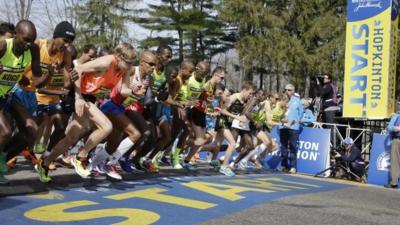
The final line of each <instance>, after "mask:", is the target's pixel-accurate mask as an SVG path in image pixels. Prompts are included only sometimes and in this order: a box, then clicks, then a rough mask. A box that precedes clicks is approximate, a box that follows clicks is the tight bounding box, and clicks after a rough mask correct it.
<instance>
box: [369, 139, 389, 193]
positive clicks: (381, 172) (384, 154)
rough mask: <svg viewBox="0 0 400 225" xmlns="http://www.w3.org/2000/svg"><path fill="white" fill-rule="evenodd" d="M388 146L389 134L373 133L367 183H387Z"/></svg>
mask: <svg viewBox="0 0 400 225" xmlns="http://www.w3.org/2000/svg"><path fill="white" fill-rule="evenodd" d="M390 148H391V139H390V136H388V135H384V134H378V133H375V134H374V135H373V139H372V149H371V159H370V162H369V168H368V183H369V184H376V185H384V184H388V183H389V169H390Z"/></svg>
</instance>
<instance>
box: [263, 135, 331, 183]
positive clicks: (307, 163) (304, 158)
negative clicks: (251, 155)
mask: <svg viewBox="0 0 400 225" xmlns="http://www.w3.org/2000/svg"><path fill="white" fill-rule="evenodd" d="M271 135H272V136H273V137H274V139H275V140H276V141H277V143H278V144H279V145H280V142H279V129H277V128H274V129H272V131H271ZM329 150H330V130H329V129H322V128H309V127H304V128H303V129H302V130H301V132H300V135H299V142H298V150H297V171H298V172H299V173H305V174H311V175H314V174H316V173H318V172H320V171H322V170H324V169H326V168H328V167H329V166H330V161H329ZM280 161H281V157H280V151H276V152H273V153H270V154H269V155H268V156H267V157H266V158H265V163H264V164H266V165H267V166H268V167H269V168H271V169H276V168H278V167H279V164H280Z"/></svg>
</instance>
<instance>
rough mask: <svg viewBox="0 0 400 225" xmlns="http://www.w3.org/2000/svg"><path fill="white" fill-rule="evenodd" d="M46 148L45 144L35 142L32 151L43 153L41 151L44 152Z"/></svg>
mask: <svg viewBox="0 0 400 225" xmlns="http://www.w3.org/2000/svg"><path fill="white" fill-rule="evenodd" d="M46 149H47V145H45V144H36V145H35V148H34V150H33V151H34V152H35V153H36V154H43V152H45V151H46Z"/></svg>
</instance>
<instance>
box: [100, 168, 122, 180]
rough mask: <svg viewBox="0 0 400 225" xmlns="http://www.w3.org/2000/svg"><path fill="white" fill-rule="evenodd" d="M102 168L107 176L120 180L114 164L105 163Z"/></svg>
mask: <svg viewBox="0 0 400 225" xmlns="http://www.w3.org/2000/svg"><path fill="white" fill-rule="evenodd" d="M104 169H105V171H106V174H107V176H109V177H111V178H113V179H116V180H122V176H121V173H120V172H119V171H118V169H117V167H116V166H115V165H106V166H105V167H104Z"/></svg>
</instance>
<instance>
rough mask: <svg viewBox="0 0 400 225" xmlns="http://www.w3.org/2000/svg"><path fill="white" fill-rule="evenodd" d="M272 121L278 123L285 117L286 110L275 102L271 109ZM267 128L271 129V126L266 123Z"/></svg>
mask: <svg viewBox="0 0 400 225" xmlns="http://www.w3.org/2000/svg"><path fill="white" fill-rule="evenodd" d="M271 113H272V121H273V122H276V123H280V122H281V120H282V119H283V118H284V117H285V113H286V110H285V109H284V108H282V107H281V106H279V104H277V105H276V106H275V108H273V109H272V111H271ZM268 128H269V129H272V126H270V125H268Z"/></svg>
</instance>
